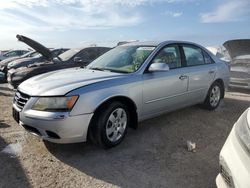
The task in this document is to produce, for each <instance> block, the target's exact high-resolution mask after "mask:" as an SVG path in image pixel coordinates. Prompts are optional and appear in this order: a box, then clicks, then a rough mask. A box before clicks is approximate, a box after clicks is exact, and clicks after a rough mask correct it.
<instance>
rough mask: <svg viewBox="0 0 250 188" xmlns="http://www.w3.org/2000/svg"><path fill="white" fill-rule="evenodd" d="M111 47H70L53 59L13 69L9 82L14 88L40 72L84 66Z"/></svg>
mask: <svg viewBox="0 0 250 188" xmlns="http://www.w3.org/2000/svg"><path fill="white" fill-rule="evenodd" d="M110 49H111V48H108V47H85V48H75V49H70V50H68V51H66V52H64V53H62V54H60V55H59V56H58V57H55V58H54V59H53V60H51V61H45V62H41V63H34V64H32V65H29V66H28V67H21V68H18V69H15V70H12V71H11V73H9V74H8V82H9V84H10V85H11V86H12V87H13V88H17V86H18V85H19V84H20V83H22V82H23V81H25V80H27V79H28V78H31V77H33V76H36V75H39V74H43V73H47V72H51V71H55V70H60V69H66V68H72V67H84V66H86V65H88V64H89V63H90V62H91V61H93V60H94V59H96V58H97V57H99V56H100V55H102V54H104V53H106V52H107V51H109V50H110Z"/></svg>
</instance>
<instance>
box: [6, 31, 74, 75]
mask: <svg viewBox="0 0 250 188" xmlns="http://www.w3.org/2000/svg"><path fill="white" fill-rule="evenodd" d="M16 38H17V39H18V40H19V41H21V42H24V43H25V44H27V45H28V46H30V47H31V48H32V49H34V50H35V51H37V52H38V53H39V55H37V56H35V57H30V58H23V59H19V60H15V61H12V62H11V63H9V64H8V66H7V68H8V70H10V69H17V68H19V67H26V66H28V65H30V64H33V63H38V62H43V61H50V60H52V59H53V58H55V57H57V56H58V55H60V54H61V53H63V52H65V51H67V50H69V49H68V48H57V49H49V48H47V47H45V46H43V45H42V44H40V43H38V42H37V41H34V40H32V39H30V38H28V37H25V36H23V35H17V36H16Z"/></svg>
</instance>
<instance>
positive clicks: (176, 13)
mask: <svg viewBox="0 0 250 188" xmlns="http://www.w3.org/2000/svg"><path fill="white" fill-rule="evenodd" d="M163 15H166V16H171V17H174V18H178V17H181V16H182V15H183V12H180V11H179V12H173V11H165V12H164V13H163Z"/></svg>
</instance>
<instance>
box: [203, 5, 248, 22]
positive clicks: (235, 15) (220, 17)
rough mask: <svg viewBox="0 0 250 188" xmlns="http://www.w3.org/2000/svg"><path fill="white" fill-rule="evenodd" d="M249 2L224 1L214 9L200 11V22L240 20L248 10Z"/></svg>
mask: <svg viewBox="0 0 250 188" xmlns="http://www.w3.org/2000/svg"><path fill="white" fill-rule="evenodd" d="M249 5H250V3H249V1H248V0H233V1H229V2H227V3H226V2H224V3H223V4H221V5H219V6H218V7H217V8H216V9H215V10H214V11H212V12H207V13H201V14H200V16H201V22H203V23H221V22H232V21H237V20H240V19H241V17H242V16H243V15H244V14H245V13H246V12H247V11H248V9H249V8H250V7H249Z"/></svg>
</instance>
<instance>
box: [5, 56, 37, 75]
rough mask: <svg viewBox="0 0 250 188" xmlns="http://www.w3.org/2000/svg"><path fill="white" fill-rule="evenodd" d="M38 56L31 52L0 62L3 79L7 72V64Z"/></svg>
mask: <svg viewBox="0 0 250 188" xmlns="http://www.w3.org/2000/svg"><path fill="white" fill-rule="evenodd" d="M38 55H39V53H38V52H36V51H31V52H28V53H26V54H24V55H22V56H17V57H10V58H7V59H5V60H3V61H1V62H0V71H2V72H3V73H4V74H5V78H7V71H8V69H7V66H8V64H9V63H11V62H12V61H15V60H18V59H23V58H28V57H31V58H32V57H35V56H38Z"/></svg>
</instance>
